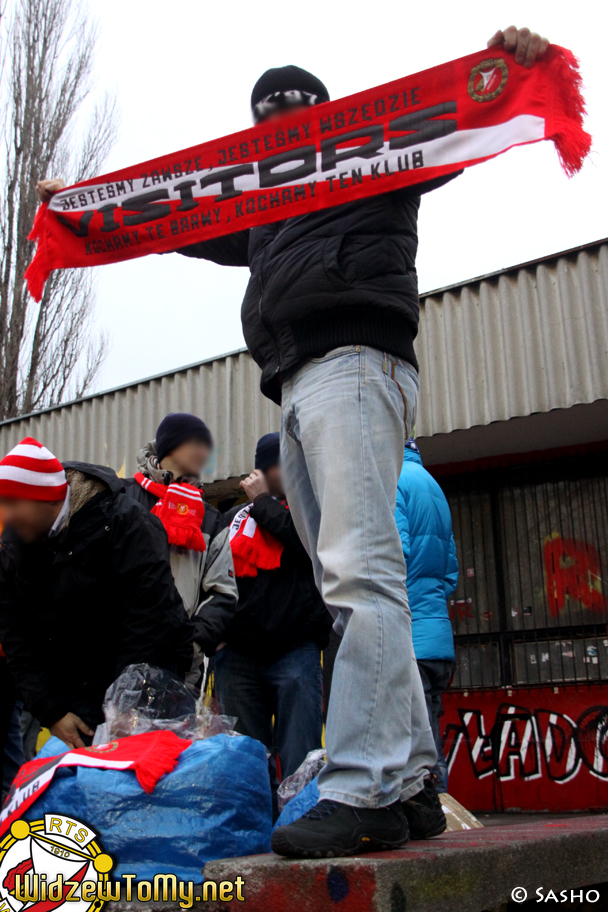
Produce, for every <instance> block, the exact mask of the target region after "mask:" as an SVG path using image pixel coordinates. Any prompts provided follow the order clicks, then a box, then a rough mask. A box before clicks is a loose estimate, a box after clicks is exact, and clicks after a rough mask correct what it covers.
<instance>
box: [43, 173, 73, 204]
mask: <svg viewBox="0 0 608 912" xmlns="http://www.w3.org/2000/svg"><path fill="white" fill-rule="evenodd" d="M65 186H67V185H66V182H65V181H64V180H63V179H62V178H61V177H54V178H52V179H51V180H39V181H38V183H37V184H36V193H37V194H38V199H39V200H40V202H41V203H50V201H51V197H52V196H54V195H55V193H58V192H59V190H63V188H64V187H65Z"/></svg>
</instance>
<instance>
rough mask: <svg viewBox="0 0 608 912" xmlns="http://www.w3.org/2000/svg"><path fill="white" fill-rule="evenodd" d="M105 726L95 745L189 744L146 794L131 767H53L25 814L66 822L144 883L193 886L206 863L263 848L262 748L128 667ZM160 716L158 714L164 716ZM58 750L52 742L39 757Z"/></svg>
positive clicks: (174, 686)
mask: <svg viewBox="0 0 608 912" xmlns="http://www.w3.org/2000/svg"><path fill="white" fill-rule="evenodd" d="M104 712H105V715H106V722H105V725H104V726H100V728H101V729H102V730H101V731H99V730H98V733H96V737H95V743H96V744H99V743H106V742H107V741H112V740H115V739H116V738H122V737H129V735H133V734H140V733H141V732H144V731H150V730H152V729H158V728H162V729H170V730H172V731H174V732H175V733H176V734H177V735H179V736H180V737H182V738H187V739H190V740H192V742H193V743H192V745H191V746H190V747H188V748H187V749H186V750H185V751H183V752H182V754H181V756H180V759H179V762H178V764H177V766H176V767H175V769H174V770H173V772H171V773H169V774H167V775H166V776H164V777H163V778H162V779H160V781H159V782H158V784H157V785H156V787H155V788H154V791H153V792H152V793H151V794H149V795H147V794H146V793H145V792H144V791H143V789H142V788H141V786H140V785H139V784H138V782H137V779H136V777H135V774H134V773H133V772H131V771H130V770H124V771H115V770H101V769H95V768H87V767H68V768H63V769H59V770H57V772H56V773H55V777H54V779H53V782H52V783H51V784H50V785H49V787H48V788H47V789H46V791H45V792H44V793H43V794H42V795H41V796H40V798H39V799H38V800H37V801H36V802H34V804H33V805H32V806H31V807H30V809H29V810H28V812H27V813H26V814H25V817H26V818H27V819H28V820H37V819H40V818H41V817H42V815H43V814H45V813H54V814H57V813H61V814H67V815H74V816H75V817H76V818H77V819H80V820H82V821H83V822H85V823H87V824H89V826H91V827H92V828H93V829H94V830H95V831H96V832H97V833H98V834H99V839H100V842H101V843H102V845H103V847H104V851H106V852H109V853H110V854H111V855H113V856H114V857H115V858H116V859H117V860H118V865H117V867H116V868H115V871H114V873H116V874H120V873H135V874H136V875H137V877H138V879H150V878H152V877H153V876H154V875H155V874H158V873H172V874H176V875H177V877H178V878H181V879H184V880H193V881H195V882H197V881H201V880H202V876H201V870H202V868H203V866H204V865H205V864H206V862H208V861H211V860H212V859H216V858H228V857H231V856H234V855H254V854H260V853H264V852H269V851H270V834H271V829H272V801H271V794H270V782H269V777H268V763H267V757H266V748H265V747H264V745H263V744H261V743H260V742H259V741H254V740H253V739H252V738H248V737H246V736H241V735H238V736H235V735H234V733H233V732H232V731H231V729H232V725H233V724H234V720H233V719H230V718H226V717H223V716H221V715H217V714H215V713H213V712H212V711H211V710H210V709H209V707H207V706H205V705H204V704H203V703H202V702H201V701H198V702H197V701H195V700H194V698H193V697H192V695H191V694H190V692H189V691H188V690H187V688H186V687H185V686H184V685H183V684H182V683H181V682H180V681H178V680H177V679H175V678H174V677H173V676H172V675H170V674H169V673H168V672H164V671H161V670H160V669H157V668H150V667H149V666H145V665H144V666H141V665H137V666H130V667H129V668H128V669H126V670H125V672H124V673H123V675H121V677H120V678H118V680H117V681H116V682H115V683H114V684H113V685H112V687H110V688H109V690H108V692H107V694H106V700H105V703H104ZM165 714H166V715H165ZM65 752H66V746H65V744H64V743H63V742H62V741H59V740H58V739H57V738H51V739H50V740H49V741H48V742H47V743H46V744H45V746H44V748H43V749H42V751H41V752H40V754H39V755H38V756H46V757H51V756H56V755H58V754H62V753H65Z"/></svg>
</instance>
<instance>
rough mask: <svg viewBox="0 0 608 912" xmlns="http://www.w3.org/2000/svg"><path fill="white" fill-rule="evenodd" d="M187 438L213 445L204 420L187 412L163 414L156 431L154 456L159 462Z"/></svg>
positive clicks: (209, 445)
mask: <svg viewBox="0 0 608 912" xmlns="http://www.w3.org/2000/svg"><path fill="white" fill-rule="evenodd" d="M187 440H200V441H202V442H203V443H206V444H207V446H208V447H213V438H212V437H211V431H210V430H209V428H208V427H207V425H206V424H205V422H204V421H202V420H201V419H200V418H197V417H196V415H190V414H189V413H188V412H171V413H170V414H169V415H165V417H164V418H163V420H162V421H161V423H160V424H159V425H158V430H157V431H156V458H157V459H158V461H159V462H162V460H163V459H164V458H165V456H168V455H169V453H171V452H172V451H173V450H175V449H177V447H178V446H180V445H181V444H182V443H186V441H187Z"/></svg>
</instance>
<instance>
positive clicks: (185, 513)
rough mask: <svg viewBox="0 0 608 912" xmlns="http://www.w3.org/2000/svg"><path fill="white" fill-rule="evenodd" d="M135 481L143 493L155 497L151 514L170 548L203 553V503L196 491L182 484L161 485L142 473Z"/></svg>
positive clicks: (136, 475) (190, 486)
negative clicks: (157, 521) (156, 499)
mask: <svg viewBox="0 0 608 912" xmlns="http://www.w3.org/2000/svg"><path fill="white" fill-rule="evenodd" d="M135 481H136V482H137V483H138V484H140V485H141V486H142V488H143V489H144V490H145V491H149V492H150V493H151V494H154V496H155V497H158V501H157V502H156V503H155V504H154V506H153V507H152V509H151V511H150V512H151V513H154V515H155V516H158V518H159V519H160V521H161V522H162V524H163V526H164V527H165V531H166V533H167V537H168V539H169V544H170V545H174V546H175V547H176V548H187V549H188V551H206V549H207V546H206V544H205V539H204V537H203V533H202V530H201V525H202V523H203V518H204V516H205V504H204V503H203V498H202V497H201V492H200V491H199V489H198V488H195V487H194V485H191V484H186V483H185V482H179V483H178V482H173V483H172V484H170V485H164V484H160V483H159V482H157V481H152V479H151V478H146V476H145V475H142V473H141V472H136V473H135Z"/></svg>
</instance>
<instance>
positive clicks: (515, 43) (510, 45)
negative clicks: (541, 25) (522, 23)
mask: <svg viewBox="0 0 608 912" xmlns="http://www.w3.org/2000/svg"><path fill="white" fill-rule="evenodd" d="M499 44H501V45H502V46H503V48H504V49H505V51H511V52H512V53H513V54H514V55H515V63H521V64H522V65H523V66H525V67H526V69H528V70H529V69H530V67H532V66H534V63H535V61H536V60H538V58H539V57H542V56H543V54H544V53H545V51H546V50H547V48H548V47H549V39H548V38H542V37H541V36H540V35H539V34H538V32H531V31H530V29H529V28H520V29H518V28H517V27H516V26H515V25H510V26H509V28H506V29H505V30H504V31H503V30H502V29H498V31H497V32H496V33H495V34H494V35H492V37H491V38H490V40H489V41H488V47H496V45H499Z"/></svg>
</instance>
